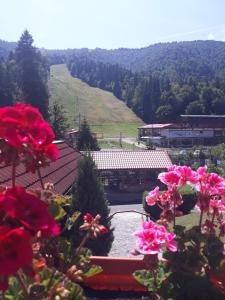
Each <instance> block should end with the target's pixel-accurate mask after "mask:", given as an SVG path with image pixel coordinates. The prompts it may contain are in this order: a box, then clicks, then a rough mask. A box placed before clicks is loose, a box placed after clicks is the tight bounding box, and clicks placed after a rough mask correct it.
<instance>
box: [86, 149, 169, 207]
mask: <svg viewBox="0 0 225 300" xmlns="http://www.w3.org/2000/svg"><path fill="white" fill-rule="evenodd" d="M91 155H92V157H93V160H94V162H95V164H96V168H97V171H98V174H99V176H100V179H101V180H102V183H103V184H104V186H105V190H106V193H107V198H108V200H109V201H110V203H121V202H127V203H131V202H140V201H141V198H142V192H143V191H145V190H149V189H150V188H151V187H153V186H154V185H155V184H156V181H157V177H158V174H159V173H160V172H162V171H163V170H166V169H167V168H168V167H170V166H172V162H171V160H170V158H169V156H168V154H167V152H166V151H148V150H144V151H140V150H139V151H92V152H91ZM120 200H121V201H120Z"/></svg>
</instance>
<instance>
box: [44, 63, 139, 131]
mask: <svg viewBox="0 0 225 300" xmlns="http://www.w3.org/2000/svg"><path fill="white" fill-rule="evenodd" d="M49 91H50V104H51V103H52V102H53V101H57V102H59V103H61V104H63V105H64V107H65V109H66V111H67V117H68V120H69V124H70V126H71V128H77V127H78V123H79V115H80V116H81V118H82V117H83V116H85V117H86V119H87V120H88V123H89V124H90V126H91V129H92V131H94V132H97V133H104V137H109V136H110V137H113V136H119V134H120V132H121V133H122V135H123V136H137V127H138V126H140V125H142V124H143V122H142V121H141V120H140V119H139V118H138V117H137V116H136V115H135V114H134V113H133V112H132V111H131V110H130V109H129V108H128V107H127V106H126V105H125V104H124V103H123V102H122V101H120V100H119V99H117V98H116V97H115V96H114V95H113V94H112V93H110V92H107V91H103V90H101V89H99V88H93V87H90V86H89V85H87V84H86V83H84V82H82V81H81V80H79V79H77V78H73V77H72V76H71V75H70V73H69V71H68V69H67V67H66V65H53V66H52V67H51V73H50V80H49Z"/></svg>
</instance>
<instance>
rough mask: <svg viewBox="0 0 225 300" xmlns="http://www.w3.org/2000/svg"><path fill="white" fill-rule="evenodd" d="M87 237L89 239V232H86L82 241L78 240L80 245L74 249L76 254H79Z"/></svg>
mask: <svg viewBox="0 0 225 300" xmlns="http://www.w3.org/2000/svg"><path fill="white" fill-rule="evenodd" d="M88 239H89V233H87V234H86V235H85V236H84V237H83V239H82V241H81V242H80V245H79V247H78V248H77V250H76V255H79V254H80V251H81V248H83V247H84V245H85V243H86V242H87V240H88Z"/></svg>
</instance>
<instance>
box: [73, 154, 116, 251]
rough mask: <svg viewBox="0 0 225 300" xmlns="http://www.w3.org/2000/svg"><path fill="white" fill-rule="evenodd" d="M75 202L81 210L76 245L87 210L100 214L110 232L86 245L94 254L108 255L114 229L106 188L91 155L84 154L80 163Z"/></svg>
mask: <svg viewBox="0 0 225 300" xmlns="http://www.w3.org/2000/svg"><path fill="white" fill-rule="evenodd" d="M73 203H74V209H75V210H79V211H80V212H81V217H80V219H79V222H78V223H77V224H76V228H75V232H74V243H75V246H78V245H79V242H80V241H81V239H82V235H83V233H81V232H80V231H79V226H80V225H81V224H82V222H83V217H84V215H85V214H86V213H87V212H89V213H90V214H91V215H92V216H93V217H95V216H96V215H97V214H100V215H101V220H100V223H101V224H102V225H104V226H106V227H107V228H108V229H109V232H108V233H107V234H104V235H102V236H100V237H98V239H96V240H89V241H88V243H87V245H86V246H87V247H88V248H90V249H91V250H92V253H93V255H107V254H108V253H109V251H110V248H111V245H112V242H113V229H112V228H111V223H110V221H109V220H108V217H109V207H108V202H107V200H106V198H105V193H104V189H103V186H102V184H101V182H100V180H99V178H98V176H97V170H96V166H95V163H94V161H93V159H92V158H91V156H90V155H87V156H84V158H83V159H81V160H80V161H79V163H78V176H77V179H76V182H75V184H74V187H73Z"/></svg>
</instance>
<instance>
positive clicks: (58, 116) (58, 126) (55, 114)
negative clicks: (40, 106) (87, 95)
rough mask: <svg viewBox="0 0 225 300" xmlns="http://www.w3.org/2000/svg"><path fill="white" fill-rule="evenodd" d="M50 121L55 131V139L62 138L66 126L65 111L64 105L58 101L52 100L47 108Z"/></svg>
mask: <svg viewBox="0 0 225 300" xmlns="http://www.w3.org/2000/svg"><path fill="white" fill-rule="evenodd" d="M49 113H50V123H51V125H52V128H53V131H54V133H55V138H56V139H61V138H64V134H65V131H66V130H67V128H68V124H67V118H66V116H65V114H66V112H65V109H64V106H63V105H62V104H59V103H58V102H54V103H53V104H52V105H51V106H50V109H49Z"/></svg>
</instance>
